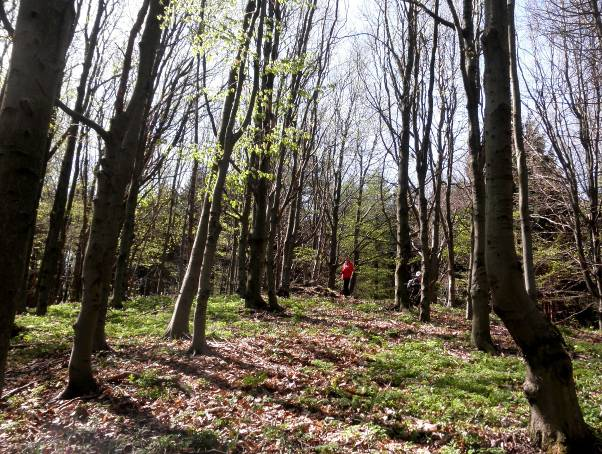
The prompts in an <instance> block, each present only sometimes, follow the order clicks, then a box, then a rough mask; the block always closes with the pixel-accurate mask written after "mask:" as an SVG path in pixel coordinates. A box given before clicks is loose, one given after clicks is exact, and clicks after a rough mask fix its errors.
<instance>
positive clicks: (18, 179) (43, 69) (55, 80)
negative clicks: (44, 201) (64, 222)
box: [0, 0, 75, 392]
mask: <svg viewBox="0 0 602 454" xmlns="http://www.w3.org/2000/svg"><path fill="white" fill-rule="evenodd" d="M74 17H75V12H74V8H73V1H72V0H48V1H46V2H39V1H37V0H22V1H21V3H20V5H19V13H18V17H17V24H16V27H15V35H14V42H13V49H12V55H11V61H10V67H9V71H8V75H7V78H6V81H5V88H4V95H3V97H2V105H1V107H0V199H1V200H2V203H1V204H0V231H1V232H2V235H0V250H1V251H2V254H0V275H1V276H2V286H1V288H0V320H1V323H0V392H1V391H2V386H3V384H4V373H5V370H6V357H7V354H8V347H9V342H10V331H11V328H12V326H13V321H14V318H15V309H16V298H17V296H18V292H19V290H20V289H21V287H22V285H23V281H24V279H25V276H26V271H27V270H26V269H25V266H26V263H27V257H26V253H27V247H28V243H29V238H30V235H31V232H32V229H33V228H34V224H35V212H36V207H37V205H38V187H39V185H40V182H41V181H42V180H43V179H44V175H43V174H42V173H41V172H42V169H43V167H44V161H45V158H46V154H45V151H46V145H47V139H48V127H49V124H50V119H51V116H52V110H53V106H54V102H55V99H56V96H57V94H58V89H59V87H60V84H61V79H62V74H63V69H64V66H65V54H66V52H67V48H68V46H69V43H70V40H71V36H72V33H73V21H74ZM33 68H35V70H33Z"/></svg>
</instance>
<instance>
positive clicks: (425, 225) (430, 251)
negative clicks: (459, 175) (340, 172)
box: [416, 0, 439, 322]
mask: <svg viewBox="0 0 602 454" xmlns="http://www.w3.org/2000/svg"><path fill="white" fill-rule="evenodd" d="M434 13H435V15H437V14H438V13H439V0H435V10H434ZM433 28H434V29H433V42H432V47H431V55H430V62H429V72H428V77H429V79H428V89H427V95H426V96H427V112H426V121H425V123H424V127H423V131H422V134H423V136H422V141H421V143H420V147H419V149H417V151H419V152H418V153H417V154H416V174H417V176H418V212H419V217H418V219H419V224H420V249H421V252H422V262H421V268H420V269H421V276H420V305H419V315H418V318H419V320H420V321H421V322H429V321H430V320H431V304H432V303H433V302H434V299H435V292H434V290H435V281H436V279H437V277H436V276H435V275H434V274H435V270H434V268H435V267H434V261H435V260H436V252H435V250H434V248H433V247H431V244H430V239H429V231H430V229H431V226H430V222H429V215H428V211H429V207H428V200H427V199H426V174H427V171H428V168H429V158H430V157H431V145H432V141H431V127H432V124H433V89H434V87H435V61H436V57H437V44H438V38H439V23H438V22H437V21H435V23H434V26H433ZM416 85H418V83H417V82H416ZM416 115H417V113H416ZM433 186H434V185H433ZM434 189H435V190H436V188H434ZM436 197H437V200H438V199H439V196H438V195H437V196H436ZM437 208H438V207H437ZM437 208H435V210H434V213H435V215H436V216H437V217H438V209H437ZM434 225H435V227H437V228H438V219H435V220H434Z"/></svg>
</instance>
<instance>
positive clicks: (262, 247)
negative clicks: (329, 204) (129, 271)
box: [245, 2, 284, 310]
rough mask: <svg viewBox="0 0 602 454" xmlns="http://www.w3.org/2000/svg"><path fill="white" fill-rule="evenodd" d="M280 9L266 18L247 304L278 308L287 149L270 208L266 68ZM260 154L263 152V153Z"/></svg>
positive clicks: (270, 77)
mask: <svg viewBox="0 0 602 454" xmlns="http://www.w3.org/2000/svg"><path fill="white" fill-rule="evenodd" d="M279 8H280V6H279V3H278V2H274V3H272V2H269V6H268V13H267V17H266V19H265V28H266V39H265V42H264V46H263V68H262V72H263V73H262V76H261V79H262V80H261V97H262V102H261V103H260V104H259V105H258V109H257V113H256V115H257V119H256V127H257V129H258V131H259V132H258V134H257V139H258V140H257V148H256V149H257V152H256V154H254V156H253V157H252V158H251V162H252V163H254V164H255V165H252V166H251V172H252V173H251V179H250V180H249V181H250V182H251V187H252V189H253V196H254V199H255V204H254V207H253V231H252V232H251V237H250V241H249V245H250V248H249V253H250V256H251V257H252V258H253V259H254V260H252V261H251V262H250V263H249V276H248V279H247V292H246V294H245V306H246V307H248V308H252V309H265V308H269V309H272V310H276V309H279V306H278V298H277V297H276V291H275V282H274V280H275V274H274V261H273V254H274V253H275V251H274V245H275V240H276V236H275V235H276V229H277V227H278V210H279V203H280V202H279V198H280V186H281V185H282V164H283V159H284V154H283V153H284V148H283V147H279V150H280V159H279V163H280V166H279V167H280V168H279V169H278V172H277V175H276V185H275V186H276V187H275V189H274V195H273V197H272V198H273V203H275V205H272V207H271V209H270V200H269V196H270V193H269V190H270V181H269V180H268V175H270V174H271V173H272V163H271V161H272V157H271V147H272V144H273V139H272V137H271V136H272V131H273V129H274V128H275V126H276V117H275V116H274V114H273V113H272V105H273V91H274V73H273V72H269V71H268V70H267V68H268V67H269V66H270V65H271V64H273V63H274V62H275V61H276V60H277V58H278V45H279V39H280V31H279V30H280V26H281V24H280V23H279ZM261 32H262V30H260V33H261ZM257 153H260V155H259V154H257ZM276 193H277V194H276ZM274 196H275V197H274ZM274 221H275V222H276V225H273V223H274ZM270 255H272V257H270ZM264 271H267V273H268V275H267V282H268V293H269V302H268V304H267V305H266V303H265V301H264V300H263V298H262V296H261V283H262V281H263V274H264Z"/></svg>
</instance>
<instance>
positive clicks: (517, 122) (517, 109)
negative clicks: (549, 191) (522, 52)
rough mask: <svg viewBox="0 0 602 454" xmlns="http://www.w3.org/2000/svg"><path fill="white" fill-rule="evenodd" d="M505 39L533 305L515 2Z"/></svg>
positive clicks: (524, 245) (511, 5) (532, 294)
mask: <svg viewBox="0 0 602 454" xmlns="http://www.w3.org/2000/svg"><path fill="white" fill-rule="evenodd" d="M508 39H509V40H510V41H509V49H510V82H511V88H512V137H513V142H512V143H513V145H514V154H515V155H516V168H517V171H518V207H519V212H520V231H521V247H522V251H523V276H524V279H525V287H526V288H527V293H528V294H529V296H530V297H531V298H532V299H533V301H535V299H536V297H537V287H536V286H535V270H534V269H533V240H532V238H531V215H530V214H529V172H528V169H527V152H526V151H525V142H524V137H523V120H522V115H521V97H520V82H519V79H518V69H517V66H518V61H517V55H516V30H515V27H514V0H508Z"/></svg>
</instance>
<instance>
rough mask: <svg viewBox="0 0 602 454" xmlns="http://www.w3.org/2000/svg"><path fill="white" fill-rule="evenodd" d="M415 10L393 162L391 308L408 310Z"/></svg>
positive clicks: (410, 18)
mask: <svg viewBox="0 0 602 454" xmlns="http://www.w3.org/2000/svg"><path fill="white" fill-rule="evenodd" d="M416 17H417V11H416V6H415V5H414V4H410V6H409V8H408V33H407V50H406V53H405V55H406V60H405V65H404V69H403V82H402V98H401V101H402V106H401V137H400V143H399V162H398V163H397V194H396V201H395V202H396V209H395V212H396V217H397V227H396V232H395V233H396V235H395V238H396V260H395V263H396V264H395V308H396V309H398V310H409V309H410V306H411V301H410V295H409V293H408V287H407V283H408V281H409V280H410V268H409V262H410V259H411V256H412V243H411V240H410V217H409V213H410V207H409V205H408V184H409V164H410V135H411V114H412V103H413V100H412V74H413V71H414V61H415V59H416V35H417V31H416V20H417V18H416Z"/></svg>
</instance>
